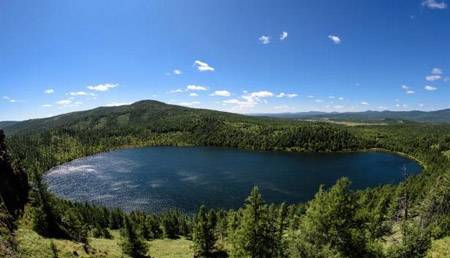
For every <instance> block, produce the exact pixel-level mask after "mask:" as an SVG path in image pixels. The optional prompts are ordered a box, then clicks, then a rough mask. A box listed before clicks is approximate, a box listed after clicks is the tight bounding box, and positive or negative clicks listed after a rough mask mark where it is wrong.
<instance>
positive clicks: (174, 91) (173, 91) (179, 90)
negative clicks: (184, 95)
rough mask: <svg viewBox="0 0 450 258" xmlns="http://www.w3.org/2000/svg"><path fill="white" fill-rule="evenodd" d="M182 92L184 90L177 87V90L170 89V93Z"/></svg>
mask: <svg viewBox="0 0 450 258" xmlns="http://www.w3.org/2000/svg"><path fill="white" fill-rule="evenodd" d="M181 92H183V90H182V89H176V90H171V91H169V93H181Z"/></svg>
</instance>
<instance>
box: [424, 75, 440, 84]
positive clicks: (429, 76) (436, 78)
mask: <svg viewBox="0 0 450 258" xmlns="http://www.w3.org/2000/svg"><path fill="white" fill-rule="evenodd" d="M441 78H442V76H440V75H438V74H433V75H428V76H426V77H425V80H427V81H430V82H432V81H436V80H440V79H441Z"/></svg>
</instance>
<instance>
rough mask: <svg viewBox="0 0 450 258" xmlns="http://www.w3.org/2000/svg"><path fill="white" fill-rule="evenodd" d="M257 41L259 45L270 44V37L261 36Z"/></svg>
mask: <svg viewBox="0 0 450 258" xmlns="http://www.w3.org/2000/svg"><path fill="white" fill-rule="evenodd" d="M258 40H259V41H261V43H263V44H264V45H266V44H269V43H270V37H269V36H264V35H263V36H261V37H259V38H258Z"/></svg>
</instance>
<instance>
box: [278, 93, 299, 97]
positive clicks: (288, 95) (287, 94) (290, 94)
mask: <svg viewBox="0 0 450 258" xmlns="http://www.w3.org/2000/svg"><path fill="white" fill-rule="evenodd" d="M297 96H298V95H297V94H295V93H284V92H281V93H280V94H278V95H277V98H283V97H287V98H295V97H297Z"/></svg>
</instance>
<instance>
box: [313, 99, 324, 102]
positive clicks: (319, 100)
mask: <svg viewBox="0 0 450 258" xmlns="http://www.w3.org/2000/svg"><path fill="white" fill-rule="evenodd" d="M314 102H316V103H323V102H324V101H323V100H322V99H316V100H315V101H314Z"/></svg>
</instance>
